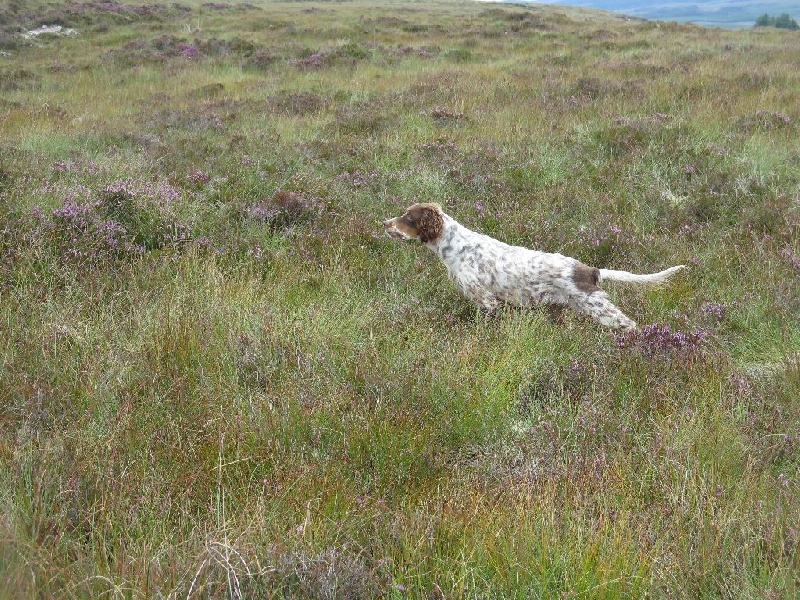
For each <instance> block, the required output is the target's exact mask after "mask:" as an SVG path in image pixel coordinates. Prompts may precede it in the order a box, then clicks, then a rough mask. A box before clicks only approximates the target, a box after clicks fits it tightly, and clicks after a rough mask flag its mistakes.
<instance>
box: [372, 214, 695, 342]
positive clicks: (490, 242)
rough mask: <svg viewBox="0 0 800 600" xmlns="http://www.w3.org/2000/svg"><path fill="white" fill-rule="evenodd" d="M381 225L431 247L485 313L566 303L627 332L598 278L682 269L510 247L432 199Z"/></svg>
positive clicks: (629, 324) (647, 279) (661, 275)
mask: <svg viewBox="0 0 800 600" xmlns="http://www.w3.org/2000/svg"><path fill="white" fill-rule="evenodd" d="M383 227H384V230H385V231H386V233H387V234H388V235H389V237H391V238H393V239H397V240H418V241H419V242H421V243H422V244H424V245H425V246H427V247H428V248H430V249H431V250H433V251H434V252H435V253H436V255H437V256H438V257H439V258H440V259H441V260H442V262H443V263H444V265H445V267H447V274H448V275H449V276H450V279H451V280H452V281H453V282H454V283H455V285H456V286H457V287H458V289H459V290H460V291H461V293H462V294H464V296H466V297H467V298H469V299H470V300H472V301H473V302H475V303H476V304H478V305H479V306H480V307H481V308H483V309H484V310H485V311H486V312H487V313H489V314H491V313H493V312H495V311H496V310H497V309H498V308H499V307H500V306H503V305H511V306H518V307H522V308H527V307H531V306H534V305H537V304H541V305H547V306H550V307H556V308H560V307H563V306H568V307H570V308H572V309H574V310H576V311H578V312H579V313H582V314H585V315H588V316H590V317H592V318H594V319H595V320H597V321H598V322H599V323H601V324H602V325H604V326H606V327H610V328H612V329H616V330H621V331H628V330H631V329H635V328H636V322H635V321H634V320H633V319H631V318H630V317H628V316H627V315H625V314H624V313H623V312H622V311H621V310H620V309H619V308H617V307H616V306H614V304H613V303H612V302H611V300H609V298H608V296H607V295H606V293H605V292H604V291H603V290H602V289H600V287H599V284H600V282H601V281H603V280H611V281H622V282H628V283H639V284H654V283H661V282H663V281H666V280H667V279H668V278H669V277H671V276H672V275H674V274H675V273H676V272H678V271H680V270H681V269H683V268H685V265H678V266H675V267H670V268H669V269H666V270H664V271H660V272H658V273H652V274H649V275H637V274H635V273H629V272H628V271H614V270H611V269H598V268H595V267H589V266H586V265H585V264H583V263H582V262H580V261H579V260H577V259H575V258H571V257H569V256H564V255H563V254H552V253H549V252H540V251H538V250H531V249H529V248H523V247H520V246H510V245H509V244H505V243H503V242H501V241H499V240H496V239H494V238H492V237H490V236H488V235H484V234H481V233H477V232H475V231H472V230H470V229H468V228H466V227H464V226H463V225H461V224H460V223H459V222H458V221H456V220H455V219H453V218H452V217H451V216H449V215H447V214H446V213H445V212H444V211H443V210H442V207H441V206H439V205H438V204H434V203H422V204H414V205H413V206H410V207H409V208H408V209H407V210H406V211H405V213H403V214H402V215H401V216H399V217H395V218H392V219H386V220H385V221H383Z"/></svg>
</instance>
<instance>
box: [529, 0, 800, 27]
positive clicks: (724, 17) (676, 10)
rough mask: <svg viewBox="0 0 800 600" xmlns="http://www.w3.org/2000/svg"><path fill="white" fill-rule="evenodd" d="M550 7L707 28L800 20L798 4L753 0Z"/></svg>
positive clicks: (588, 1)
mask: <svg viewBox="0 0 800 600" xmlns="http://www.w3.org/2000/svg"><path fill="white" fill-rule="evenodd" d="M523 1H524V0H523ZM548 1H549V2H550V3H551V4H564V5H575V6H591V7H595V8H600V9H603V10H610V11H618V12H622V13H625V14H629V15H632V16H636V17H642V18H645V19H654V20H662V21H679V22H689V23H695V24H698V25H704V26H708V27H727V28H745V27H752V26H753V24H754V23H755V21H756V19H757V18H758V17H759V16H761V15H763V14H764V13H769V14H772V15H776V16H777V15H781V14H783V13H788V14H790V15H792V16H793V17H795V18H800V5H799V4H798V3H797V2H754V1H752V0H699V1H698V0H670V1H669V2H644V1H641V0H552V1H550V0H548Z"/></svg>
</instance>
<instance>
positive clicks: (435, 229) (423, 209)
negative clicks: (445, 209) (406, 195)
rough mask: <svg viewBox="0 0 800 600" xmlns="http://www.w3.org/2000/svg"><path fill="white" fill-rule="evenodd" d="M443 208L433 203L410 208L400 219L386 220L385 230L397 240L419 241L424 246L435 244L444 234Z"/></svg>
mask: <svg viewBox="0 0 800 600" xmlns="http://www.w3.org/2000/svg"><path fill="white" fill-rule="evenodd" d="M442 214H443V213H442V207H441V206H439V205H438V204H433V203H431V202H429V203H425V204H414V205H412V206H409V207H408V209H406V212H404V213H403V214H402V215H400V216H399V217H395V218H394V219H386V220H385V221H384V222H383V228H384V230H385V231H386V234H387V235H388V236H389V237H390V238H393V239H396V240H419V241H420V242H422V243H423V244H427V243H429V242H435V241H436V240H437V239H439V237H440V236H441V235H442V233H443V232H444V218H442Z"/></svg>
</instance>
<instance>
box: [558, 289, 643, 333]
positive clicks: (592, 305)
mask: <svg viewBox="0 0 800 600" xmlns="http://www.w3.org/2000/svg"><path fill="white" fill-rule="evenodd" d="M569 306H570V308H573V309H575V310H576V311H578V312H580V313H583V314H585V315H589V316H590V317H592V318H593V319H595V320H596V321H598V322H600V323H601V324H603V325H605V326H606V327H611V328H612V329H620V330H622V331H628V330H630V329H636V321H634V320H633V319H631V318H630V317H628V316H627V315H626V314H625V313H623V312H622V311H621V310H620V309H618V308H617V307H616V306H614V304H613V303H612V302H611V300H609V299H608V296H606V294H605V292H600V291H597V292H593V293H591V294H585V295H580V296H572V297H571V298H570V299H569Z"/></svg>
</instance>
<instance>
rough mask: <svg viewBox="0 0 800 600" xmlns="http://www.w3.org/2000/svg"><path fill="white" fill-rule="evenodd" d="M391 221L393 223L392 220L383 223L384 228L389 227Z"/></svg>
mask: <svg viewBox="0 0 800 600" xmlns="http://www.w3.org/2000/svg"><path fill="white" fill-rule="evenodd" d="M391 221H392V220H391V219H386V220H385V221H384V222H383V226H384V227H389V226H390V225H391Z"/></svg>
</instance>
